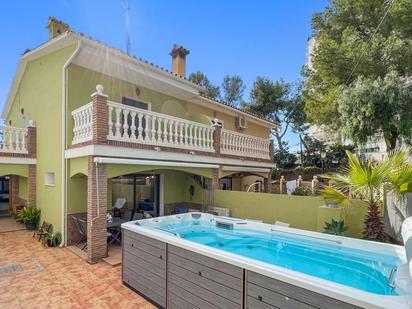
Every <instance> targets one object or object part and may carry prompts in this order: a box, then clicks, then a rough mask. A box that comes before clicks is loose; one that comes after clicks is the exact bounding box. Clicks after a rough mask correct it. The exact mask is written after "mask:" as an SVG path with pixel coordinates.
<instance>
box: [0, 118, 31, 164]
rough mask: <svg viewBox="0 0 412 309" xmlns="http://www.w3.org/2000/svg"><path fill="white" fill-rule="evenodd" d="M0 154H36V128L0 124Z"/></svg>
mask: <svg viewBox="0 0 412 309" xmlns="http://www.w3.org/2000/svg"><path fill="white" fill-rule="evenodd" d="M0 156H1V157H30V158H34V157H35V156H36V128H35V127H34V125H32V124H31V125H30V126H29V127H26V128H23V127H13V126H0Z"/></svg>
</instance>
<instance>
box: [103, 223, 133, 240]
mask: <svg viewBox="0 0 412 309" xmlns="http://www.w3.org/2000/svg"><path fill="white" fill-rule="evenodd" d="M125 222H128V220H124V219H120V218H113V220H112V221H111V222H110V221H107V229H108V230H110V232H111V234H112V238H111V239H110V241H109V244H112V243H114V242H116V243H119V244H121V239H120V236H121V233H122V229H121V228H120V226H121V225H122V223H125Z"/></svg>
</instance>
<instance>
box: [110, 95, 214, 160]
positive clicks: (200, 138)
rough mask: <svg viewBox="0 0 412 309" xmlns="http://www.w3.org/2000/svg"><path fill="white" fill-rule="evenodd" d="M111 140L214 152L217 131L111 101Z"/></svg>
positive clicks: (199, 124)
mask: <svg viewBox="0 0 412 309" xmlns="http://www.w3.org/2000/svg"><path fill="white" fill-rule="evenodd" d="M107 104H108V109H109V110H108V112H109V119H108V126H109V134H108V135H107V139H109V140H114V141H124V142H130V143H139V144H147V145H154V146H164V147H173V148H181V149H191V150H199V151H209V152H214V148H213V132H214V127H213V126H208V125H204V124H201V123H198V122H193V121H189V120H185V119H181V118H176V117H172V116H168V115H164V114H160V113H156V112H152V111H147V110H144V109H140V108H135V107H130V106H127V105H124V104H119V103H116V102H111V101H109V102H108V103H107Z"/></svg>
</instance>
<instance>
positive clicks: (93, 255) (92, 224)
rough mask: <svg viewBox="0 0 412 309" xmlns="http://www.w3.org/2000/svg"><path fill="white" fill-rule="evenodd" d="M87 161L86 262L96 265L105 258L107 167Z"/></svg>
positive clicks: (90, 158) (90, 160) (91, 158)
mask: <svg viewBox="0 0 412 309" xmlns="http://www.w3.org/2000/svg"><path fill="white" fill-rule="evenodd" d="M88 160H89V162H88V177H87V261H88V262H89V263H96V262H98V261H99V260H100V259H101V258H104V257H106V256H107V234H106V232H107V221H106V214H107V173H106V167H107V166H106V164H101V163H99V164H97V167H96V164H95V163H94V162H93V157H92V156H89V158H88Z"/></svg>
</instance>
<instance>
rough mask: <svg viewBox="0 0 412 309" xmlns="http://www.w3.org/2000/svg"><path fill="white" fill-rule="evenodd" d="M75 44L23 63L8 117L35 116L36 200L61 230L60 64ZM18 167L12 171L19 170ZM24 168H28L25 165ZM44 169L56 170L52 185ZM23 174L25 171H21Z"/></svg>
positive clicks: (18, 121) (21, 123)
mask: <svg viewBox="0 0 412 309" xmlns="http://www.w3.org/2000/svg"><path fill="white" fill-rule="evenodd" d="M75 48H76V46H75V45H73V46H69V47H65V48H63V49H60V50H58V51H55V52H53V53H50V54H47V55H45V56H42V57H40V58H37V59H35V60H32V61H30V62H29V63H27V65H26V67H25V71H24V74H23V78H22V80H21V82H20V84H19V87H18V90H17V93H16V96H15V97H14V100H13V103H12V105H11V109H10V111H9V113H8V115H7V121H11V124H12V125H13V126H19V127H22V126H25V125H26V123H25V122H24V120H23V112H24V116H25V117H27V118H28V119H31V120H34V121H35V124H36V128H37V176H36V189H37V198H36V199H37V202H36V205H37V207H39V208H40V209H41V212H42V216H41V219H40V220H41V221H42V220H47V221H48V222H50V223H51V224H53V227H54V230H55V231H60V230H61V226H60V225H61V211H60V210H61V206H60V205H61V188H62V183H61V175H62V174H61V173H62V168H61V167H62V163H61V160H62V156H63V154H62V149H61V102H62V68H63V65H64V63H65V62H66V60H67V59H68V58H69V57H70V55H71V54H72V53H73V52H74V50H75ZM21 169H22V168H21V167H19V168H16V169H15V171H14V172H13V171H12V170H10V173H11V174H17V173H22V172H21ZM24 169H27V167H25V168H24ZM46 172H52V173H55V180H56V183H55V186H47V185H45V175H46ZM24 176H26V174H24Z"/></svg>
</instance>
